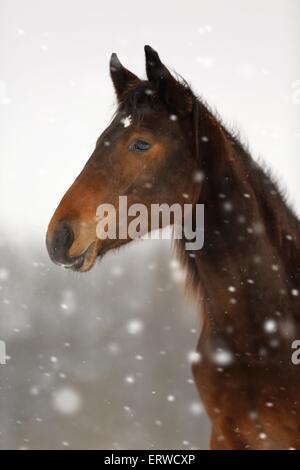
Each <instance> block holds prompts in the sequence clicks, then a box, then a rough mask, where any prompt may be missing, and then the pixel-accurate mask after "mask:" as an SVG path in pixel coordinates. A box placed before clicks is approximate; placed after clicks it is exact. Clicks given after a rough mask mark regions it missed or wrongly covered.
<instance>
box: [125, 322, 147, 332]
mask: <svg viewBox="0 0 300 470" xmlns="http://www.w3.org/2000/svg"><path fill="white" fill-rule="evenodd" d="M143 329H144V323H143V322H142V320H139V319H137V318H135V319H132V320H130V321H129V322H128V323H127V331H128V333H130V334H131V335H137V334H138V333H141V332H142V331H143Z"/></svg>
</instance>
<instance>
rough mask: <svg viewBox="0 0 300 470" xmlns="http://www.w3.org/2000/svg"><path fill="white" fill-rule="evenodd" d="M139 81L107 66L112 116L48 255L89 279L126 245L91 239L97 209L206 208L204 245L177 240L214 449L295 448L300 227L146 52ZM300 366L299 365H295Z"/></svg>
mask: <svg viewBox="0 0 300 470" xmlns="http://www.w3.org/2000/svg"><path fill="white" fill-rule="evenodd" d="M145 55H146V72H147V78H148V79H147V80H141V79H139V78H138V77H137V76H136V75H134V74H133V73H132V72H130V71H129V70H128V69H126V68H125V67H124V66H123V65H122V64H121V62H120V61H119V59H118V57H117V55H116V54H112V56H111V60H110V74H111V78H112V82H113V85H114V88H115V92H116V96H117V102H118V108H117V111H116V113H115V115H114V117H113V120H112V122H111V124H110V125H109V126H108V127H107V129H106V130H105V131H104V132H103V133H102V135H101V136H100V137H99V138H98V140H97V143H96V147H95V150H94V152H93V154H92V155H91V157H90V159H89V160H88V161H87V163H86V165H85V166H84V168H83V170H82V172H81V173H80V174H79V176H78V177H77V178H76V180H75V181H74V183H73V184H72V186H71V187H70V188H69V190H68V191H67V192H66V194H65V195H64V197H63V198H62V200H61V202H60V204H59V206H58V207H57V209H56V211H55V213H54V215H53V217H52V219H51V221H50V224H49V227H48V232H47V237H46V244H47V249H48V252H49V255H50V257H51V259H52V260H53V261H54V262H55V263H57V264H59V265H63V266H65V267H66V268H68V269H71V270H74V271H80V272H84V271H88V270H89V269H91V267H92V266H93V265H94V263H95V260H96V258H97V257H102V256H103V254H104V253H106V252H107V251H109V250H111V249H114V248H118V247H120V246H121V245H123V244H125V243H128V242H129V241H130V239H129V238H127V239H114V240H110V239H106V240H100V239H98V238H97V236H96V224H97V218H96V217H95V214H96V210H97V206H98V205H99V204H100V203H101V202H107V203H111V204H114V205H115V206H116V207H118V196H119V195H120V194H126V196H127V198H128V202H129V204H133V203H136V202H142V203H143V204H145V205H146V206H147V207H150V206H151V204H154V203H159V204H160V203H167V204H173V203H179V204H181V205H183V204H184V203H186V202H187V200H188V201H189V202H190V203H191V204H192V207H194V206H195V205H196V204H197V203H199V202H200V203H202V204H204V206H205V243H204V247H203V248H202V249H201V250H198V251H194V252H190V251H186V250H185V245H184V240H178V241H176V245H177V249H178V252H179V256H180V258H181V261H182V263H183V265H184V266H185V267H186V269H187V272H188V278H187V286H188V287H190V288H191V290H192V291H193V293H194V294H195V298H196V301H197V303H198V305H199V311H200V314H201V318H202V324H203V327H202V330H201V335H200V339H199V342H198V346H197V357H196V358H195V361H194V362H193V364H192V371H193V376H194V379H195V383H196V385H197V388H198V391H199V394H200V397H201V400H202V401H203V403H204V406H205V409H206V412H207V414H208V416H209V418H210V421H211V424H212V436H211V442H210V447H211V449H300V369H298V368H297V365H296V364H295V363H294V362H293V361H292V353H293V349H292V348H293V343H294V342H295V340H297V339H300V295H299V287H300V238H299V221H298V220H297V218H296V216H295V214H294V213H293V211H292V210H291V209H290V208H289V207H288V205H287V203H286V201H285V199H284V197H283V195H282V194H281V192H280V190H279V189H278V187H277V184H276V183H275V182H274V181H273V180H272V178H271V177H270V175H269V174H268V172H266V171H265V170H264V169H263V168H261V167H260V166H259V165H258V164H257V163H256V162H255V161H254V160H253V159H252V157H251V155H250V154H249V152H248V151H247V149H246V148H245V147H244V146H243V144H242V143H241V142H240V141H239V138H238V137H237V136H236V135H235V134H234V133H232V132H230V131H229V130H228V129H227V128H226V127H225V126H224V125H223V123H222V122H221V120H220V119H219V118H217V117H216V116H215V115H214V113H213V112H212V111H211V110H210V108H209V107H208V105H207V104H206V103H205V102H204V101H203V100H201V99H199V98H198V97H197V96H196V95H195V94H194V93H193V91H192V89H191V88H190V86H188V84H187V83H186V82H185V81H184V80H183V79H181V78H178V77H177V76H175V75H174V74H171V73H170V71H169V70H168V68H167V67H166V66H165V65H164V64H163V63H162V62H161V60H160V58H159V55H158V54H157V52H156V51H155V50H153V49H152V48H151V47H150V46H145ZM299 367H300V366H299Z"/></svg>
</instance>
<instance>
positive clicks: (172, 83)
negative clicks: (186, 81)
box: [145, 46, 193, 114]
mask: <svg viewBox="0 0 300 470" xmlns="http://www.w3.org/2000/svg"><path fill="white" fill-rule="evenodd" d="M145 55H146V72H147V77H148V79H149V81H150V82H152V83H153V84H154V85H155V87H156V89H157V90H158V92H159V93H160V95H161V97H162V98H163V99H164V101H165V102H166V104H167V105H169V106H170V107H171V108H173V110H174V111H175V112H178V113H184V114H185V113H190V112H191V111H192V108H193V97H192V93H191V91H190V89H189V88H188V87H186V86H184V85H183V84H182V83H179V82H178V81H177V80H176V79H175V78H174V77H173V76H172V75H171V73H170V72H169V70H168V69H167V67H166V66H165V65H164V64H163V63H162V62H161V60H160V58H159V55H158V53H157V52H156V51H155V50H154V49H152V47H150V46H145Z"/></svg>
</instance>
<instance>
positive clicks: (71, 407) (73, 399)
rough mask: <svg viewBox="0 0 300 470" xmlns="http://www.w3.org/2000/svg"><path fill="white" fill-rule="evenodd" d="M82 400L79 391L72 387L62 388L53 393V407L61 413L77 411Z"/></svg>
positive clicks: (70, 413) (67, 413)
mask: <svg viewBox="0 0 300 470" xmlns="http://www.w3.org/2000/svg"><path fill="white" fill-rule="evenodd" d="M81 402H82V400H81V397H80V395H79V393H78V392H77V391H76V390H75V389H73V388H71V387H65V388H61V389H59V390H57V391H56V392H54V394H53V408H54V409H55V410H56V411H57V412H58V413H61V414H65V415H72V414H74V413H77V412H78V411H79V410H80V408H81Z"/></svg>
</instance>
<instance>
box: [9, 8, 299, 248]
mask: <svg viewBox="0 0 300 470" xmlns="http://www.w3.org/2000/svg"><path fill="white" fill-rule="evenodd" d="M299 22H300V2H299V1H297V0H264V1H261V0H252V1H240V0H226V1H225V0H209V1H208V0H206V1H203V0H190V1H182V0H180V1H179V0H164V1H161V0H160V1H158V0H152V1H151V2H148V4H147V6H146V4H145V3H144V2H141V1H137V0H129V1H127V2H120V1H116V0H111V1H110V2H102V1H99V0H98V1H97V0H72V1H71V0H63V1H61V0H60V1H58V0H40V1H38V0H26V1H22V0H0V113H1V116H0V126H1V136H0V200H1V206H0V217H1V219H0V220H1V231H2V232H3V231H4V232H6V233H7V234H9V236H12V237H13V239H14V240H15V241H18V240H23V239H24V237H25V238H26V237H27V238H34V237H35V236H39V237H40V236H41V234H43V233H45V231H46V227H47V224H48V222H49V219H50V217H51V215H52V213H53V211H54V209H55V207H56V206H57V204H58V202H59V200H60V198H61V196H62V195H63V193H64V192H65V190H66V189H67V188H68V186H69V185H70V184H71V183H72V181H73V180H74V178H75V177H76V176H77V174H78V173H79V171H80V170H81V168H82V166H83V164H84V163H85V162H86V160H87V158H88V157H89V155H90V154H91V152H92V150H93V147H94V144H95V142H96V139H97V137H98V135H99V134H100V133H101V132H102V130H103V129H104V128H105V127H106V126H107V124H108V122H109V119H110V116H111V114H112V112H113V110H114V94H113V88H112V85H111V81H110V78H109V73H108V61H109V57H110V54H111V52H117V53H118V55H119V57H120V59H121V61H122V62H123V63H124V65H126V66H127V67H128V68H130V69H132V70H133V71H134V72H135V73H137V74H139V75H140V76H141V77H142V76H144V75H145V71H144V52H143V46H144V44H150V45H151V46H152V47H154V48H155V49H157V50H158V52H159V53H160V56H161V59H162V60H163V61H164V62H165V63H166V64H167V65H169V66H170V67H171V68H172V69H174V70H176V71H177V72H179V73H180V74H181V75H182V76H183V77H185V78H186V79H187V80H188V81H189V82H190V83H191V84H192V86H193V88H194V90H195V91H196V92H197V93H198V94H199V95H201V96H203V97H204V98H205V99H206V100H207V101H208V102H209V103H210V104H212V105H214V106H215V107H216V108H217V109H218V111H219V113H220V114H221V115H222V116H223V117H224V121H225V123H227V124H229V125H234V127H237V128H239V129H240V130H241V133H242V136H243V138H244V140H246V141H248V142H249V145H250V148H251V150H252V151H253V155H254V157H255V158H257V157H259V156H261V157H262V158H263V160H264V161H265V162H266V163H267V165H268V166H269V167H270V168H272V169H273V171H274V173H275V175H277V176H278V177H279V179H280V180H282V182H283V185H284V187H285V188H287V189H288V193H289V195H290V200H291V201H292V202H293V203H294V206H295V207H296V208H297V211H298V213H300V185H299V174H300V161H299V144H300V124H299V122H300V121H299V117H300V103H299V102H300V63H299V57H300V54H299V52H300V28H299Z"/></svg>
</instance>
